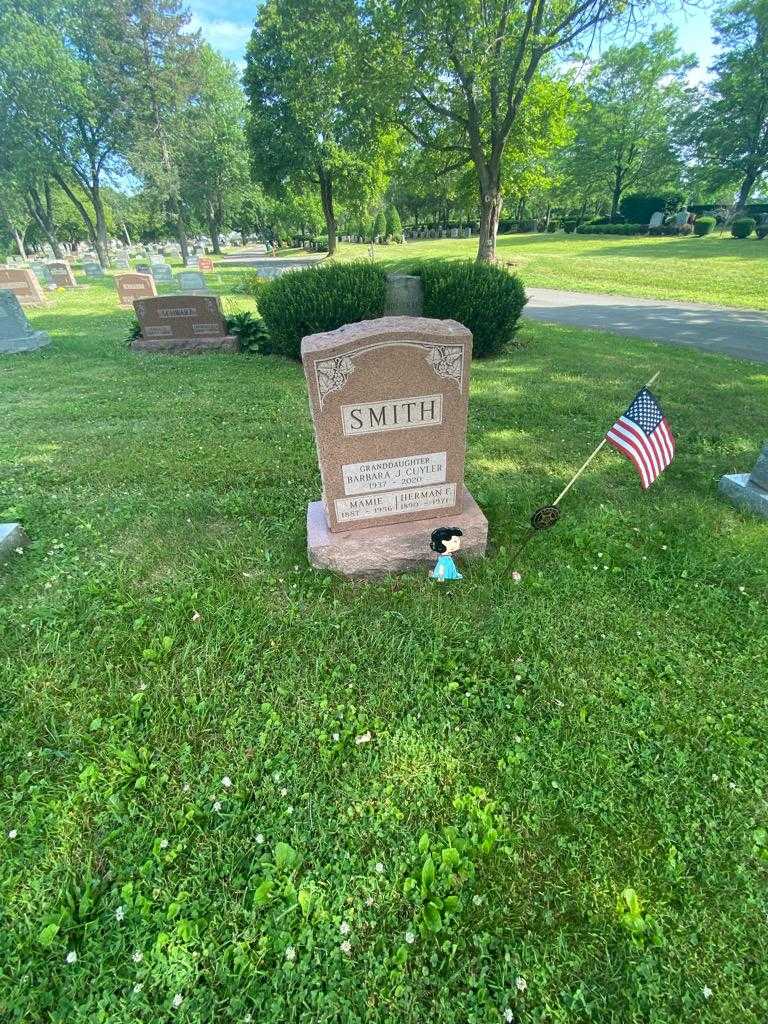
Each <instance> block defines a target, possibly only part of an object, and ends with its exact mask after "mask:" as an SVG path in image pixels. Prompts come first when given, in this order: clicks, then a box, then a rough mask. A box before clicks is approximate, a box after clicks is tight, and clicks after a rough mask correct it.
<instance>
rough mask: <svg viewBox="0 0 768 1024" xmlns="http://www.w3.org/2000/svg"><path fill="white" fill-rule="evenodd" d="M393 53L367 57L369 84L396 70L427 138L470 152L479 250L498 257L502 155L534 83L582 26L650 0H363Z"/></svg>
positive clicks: (376, 85) (419, 135) (413, 119)
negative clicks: (380, 58) (376, 61)
mask: <svg viewBox="0 0 768 1024" xmlns="http://www.w3.org/2000/svg"><path fill="white" fill-rule="evenodd" d="M367 6H368V10H369V21H370V23H371V24H372V26H373V29H372V31H373V34H374V36H375V37H376V38H378V39H386V40H387V46H388V49H389V51H390V53H391V56H390V59H389V61H387V62H386V63H384V62H382V66H381V67H380V68H379V69H378V70H377V69H376V68H373V67H371V69H370V74H369V76H368V85H369V88H370V89H376V90H380V91H385V90H386V88H387V84H386V79H387V78H390V79H393V78H394V79H397V80H398V82H399V86H398V88H399V90H400V91H401V93H402V96H403V103H402V107H401V109H402V112H403V121H404V124H405V125H406V126H407V128H408V130H409V131H410V133H411V135H412V136H413V137H414V138H415V139H416V140H417V141H418V142H419V143H420V144H421V145H423V146H425V147H426V148H428V149H432V150H434V151H436V152H439V153H443V154H444V155H445V157H446V159H447V160H451V161H454V162H455V166H457V167H458V166H463V165H464V164H466V163H467V162H468V161H471V163H472V165H473V166H474V169H475V174H476V181H477V187H478V191H479V196H480V209H481V217H480V239H479V245H478V259H481V260H492V259H495V253H496V233H497V230H498V222H499V214H500V211H501V208H502V203H503V198H504V196H503V175H504V157H505V154H506V151H507V147H508V146H509V145H510V141H511V140H512V139H513V138H515V139H516V143H515V145H516V146H517V147H518V149H520V148H523V147H524V145H525V140H524V138H523V135H522V132H521V131H520V125H521V121H522V120H523V119H524V116H525V109H526V105H527V103H528V102H529V95H530V92H531V89H532V87H533V86H534V84H535V83H536V82H538V81H540V80H541V78H542V75H543V74H544V72H545V71H547V70H548V71H549V72H550V73H553V72H554V64H555V60H556V58H557V55H558V54H563V53H565V52H567V50H568V49H569V48H570V47H571V46H572V45H573V44H574V43H575V41H576V40H577V39H579V38H581V37H583V36H585V35H586V34H592V33H594V32H596V31H597V30H598V28H599V27H600V26H601V25H604V24H605V23H607V22H608V21H610V20H611V19H613V18H615V17H617V16H619V15H620V14H622V13H623V12H626V11H628V10H631V11H632V13H635V14H636V13H637V12H638V11H639V10H641V9H642V8H643V7H650V6H651V3H650V0H637V2H636V3H632V4H630V5H627V4H625V3H623V2H621V0H490V2H488V3H482V4H479V3H476V2H475V0H431V2H430V3H424V2H423V0H400V2H399V3H398V4H397V5H392V4H391V3H390V2H389V0H367Z"/></svg>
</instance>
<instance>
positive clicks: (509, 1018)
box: [504, 1007, 515, 1024]
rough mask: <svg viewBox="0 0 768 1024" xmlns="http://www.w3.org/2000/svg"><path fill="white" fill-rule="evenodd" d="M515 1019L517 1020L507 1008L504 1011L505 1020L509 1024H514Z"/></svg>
mask: <svg viewBox="0 0 768 1024" xmlns="http://www.w3.org/2000/svg"><path fill="white" fill-rule="evenodd" d="M514 1019H515V1015H514V1013H512V1011H511V1010H510V1008H509V1007H507V1008H506V1010H505V1011H504V1020H505V1021H506V1022H507V1024H513V1022H514Z"/></svg>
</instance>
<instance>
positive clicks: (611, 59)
mask: <svg viewBox="0 0 768 1024" xmlns="http://www.w3.org/2000/svg"><path fill="white" fill-rule="evenodd" d="M693 64H694V61H693V58H692V57H690V56H686V55H684V54H681V53H680V51H679V50H678V48H677V40H676V35H675V32H674V30H673V29H666V30H664V31H661V32H654V33H653V34H652V35H651V37H650V39H649V40H648V42H640V43H635V44H633V45H632V46H624V47H611V48H610V49H608V50H606V51H605V52H604V53H603V54H602V56H601V58H600V60H599V61H598V62H597V64H596V65H595V66H594V68H593V69H592V72H591V74H590V76H589V78H588V80H587V83H586V99H587V103H586V104H585V105H584V106H582V107H581V109H580V111H579V113H578V116H577V119H576V142H575V147H574V149H575V153H576V154H577V155H578V166H579V175H580V176H582V177H584V178H585V179H586V180H588V181H591V182H593V183H594V184H595V185H598V184H599V188H600V190H601V192H603V194H605V195H608V196H610V211H611V216H615V215H616V213H617V212H618V209H619V204H620V202H621V197H622V195H623V194H624V193H625V192H626V191H627V190H630V189H640V190H642V191H649V190H650V189H652V188H659V187H664V186H667V185H674V184H677V182H678V181H679V179H680V173H681V167H680V162H679V159H678V157H677V155H676V152H675V125H676V123H677V120H678V118H679V117H680V111H681V107H682V105H683V103H684V101H685V88H684V78H685V74H686V72H687V71H688V70H689V69H690V68H691V67H692V66H693Z"/></svg>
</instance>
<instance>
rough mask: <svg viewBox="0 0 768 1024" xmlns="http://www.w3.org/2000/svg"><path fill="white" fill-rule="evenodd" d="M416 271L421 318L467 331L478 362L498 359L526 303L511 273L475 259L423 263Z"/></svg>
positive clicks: (521, 287) (523, 290)
mask: <svg viewBox="0 0 768 1024" xmlns="http://www.w3.org/2000/svg"><path fill="white" fill-rule="evenodd" d="M414 272H415V273H417V274H419V276H420V277H421V280H422V285H423V287H424V316H428V317H435V318H436V319H438V320H458V321H459V323H460V324H464V326H465V327H468V328H469V329H470V331H472V337H473V339H474V343H473V354H474V355H475V356H476V357H478V358H479V359H483V358H487V357H489V356H496V355H499V353H500V352H502V351H503V350H504V348H505V347H506V346H507V345H508V344H509V343H510V342H511V341H512V339H513V338H514V335H515V331H516V330H517V324H518V321H519V319H520V314H521V312H522V309H523V306H524V305H525V303H526V302H527V299H526V297H525V289H524V288H523V283H522V281H521V280H520V278H519V277H517V276H516V275H515V274H510V273H509V272H508V271H507V270H503V269H502V268H501V267H498V266H496V265H495V264H493V263H477V262H476V261H474V260H460V261H450V262H449V261H447V260H427V261H426V262H424V263H421V264H420V265H419V266H417V267H416V268H415V270H414Z"/></svg>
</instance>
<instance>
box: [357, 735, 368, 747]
mask: <svg viewBox="0 0 768 1024" xmlns="http://www.w3.org/2000/svg"><path fill="white" fill-rule="evenodd" d="M370 742H371V734H370V732H364V733H362V734H361V735H360V736H355V743H356V744H357V745H358V747H359V746H360V745H361V744H363V743H370Z"/></svg>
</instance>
